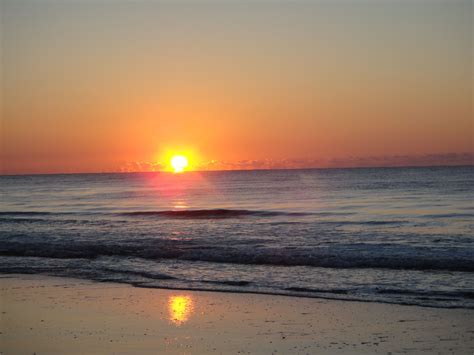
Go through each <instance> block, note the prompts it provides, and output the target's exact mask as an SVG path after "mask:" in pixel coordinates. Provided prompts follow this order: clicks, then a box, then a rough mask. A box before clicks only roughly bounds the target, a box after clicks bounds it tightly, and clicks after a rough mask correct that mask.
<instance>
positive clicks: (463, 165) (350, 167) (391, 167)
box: [0, 163, 474, 177]
mask: <svg viewBox="0 0 474 355" xmlns="http://www.w3.org/2000/svg"><path fill="white" fill-rule="evenodd" d="M468 167H474V163H472V164H453V165H446V164H440V165H433V164H431V165H385V166H340V167H334V166H329V167H307V168H304V167H300V168H292V167H289V168H259V169H216V170H188V171H184V172H181V173H178V174H177V173H174V172H172V171H165V170H147V171H91V172H53V173H24V174H16V173H13V174H8V173H7V174H0V177H15V176H45V175H105V174H110V175H112V174H114V175H115V174H151V173H153V174H163V173H165V174H173V175H179V174H186V173H207V172H210V173H213V172H245V171H249V172H250V171H285V170H345V169H347V170H349V169H408V168H468Z"/></svg>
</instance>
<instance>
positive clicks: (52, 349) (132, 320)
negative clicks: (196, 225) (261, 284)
mask: <svg viewBox="0 0 474 355" xmlns="http://www.w3.org/2000/svg"><path fill="white" fill-rule="evenodd" d="M0 282H1V294H0V299H1V328H2V329H1V335H0V336H1V338H0V339H1V342H0V344H1V349H0V351H1V353H2V354H33V353H36V354H60V353H61V354H141V353H170V354H198V353H218V354H229V353H235V354H238V353H261V354H272V353H280V354H289V353H296V354H315V353H317V354H334V353H360V354H362V353H364V354H367V353H393V354H395V353H409V352H416V353H456V354H471V353H472V352H473V351H474V321H473V319H474V311H473V310H466V309H439V308H425V307H418V306H400V305H390V304H382V303H366V302H348V301H332V300H321V299H308V298H296V297H284V296H268V295H254V294H232V293H218V292H193V291H181V290H161V289H146V288H135V287H132V286H129V285H122V284H114V283H97V282H90V281H85V280H77V279H64V278H57V277H46V276H33V275H4V276H3V277H2V278H1V279H0Z"/></svg>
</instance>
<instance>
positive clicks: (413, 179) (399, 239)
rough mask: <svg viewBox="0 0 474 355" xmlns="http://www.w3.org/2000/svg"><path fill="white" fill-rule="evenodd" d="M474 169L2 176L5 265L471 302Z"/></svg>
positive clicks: (138, 281) (307, 292)
mask: <svg viewBox="0 0 474 355" xmlns="http://www.w3.org/2000/svg"><path fill="white" fill-rule="evenodd" d="M473 173H474V168H473V167H451V168H383V169H327V170H278V171H233V172H205V173H204V172H203V173H197V172H194V173H185V174H169V173H137V174H72V175H36V176H3V177H0V196H1V201H0V272H3V273H12V272H18V273H44V274H50V275H59V276H72V277H81V278H88V279H93V280H99V281H112V280H113V281H118V282H125V283H130V284H134V285H137V286H143V287H168V288H186V289H206V290H221V291H234V292H261V293H270V294H287V295H294V296H307V297H325V298H337V299H354V300H355V299H357V300H367V301H381V302H390V303H402V304H417V305H425V306H435V307H465V308H474V276H473V272H474V237H473V226H474V219H473V217H474V205H473V201H474V192H473V191H474V189H473V187H474V174H473Z"/></svg>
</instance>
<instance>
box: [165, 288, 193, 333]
mask: <svg viewBox="0 0 474 355" xmlns="http://www.w3.org/2000/svg"><path fill="white" fill-rule="evenodd" d="M193 311H194V302H193V299H192V297H191V296H184V295H175V296H170V297H169V298H168V313H169V320H170V322H172V323H174V324H175V325H176V326H181V325H183V324H184V323H186V322H187V321H188V320H189V317H190V316H191V314H192V313H193Z"/></svg>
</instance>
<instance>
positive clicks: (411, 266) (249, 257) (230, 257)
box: [0, 240, 474, 272]
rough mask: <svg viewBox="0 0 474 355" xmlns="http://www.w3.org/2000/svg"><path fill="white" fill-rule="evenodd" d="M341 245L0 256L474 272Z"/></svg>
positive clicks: (55, 249) (448, 256)
mask: <svg viewBox="0 0 474 355" xmlns="http://www.w3.org/2000/svg"><path fill="white" fill-rule="evenodd" d="M364 247H365V249H361V248H355V245H345V246H344V247H341V246H339V247H337V248H333V249H330V248H329V249H328V248H323V249H320V250H317V249H299V250H298V249H287V248H252V246H249V247H248V248H232V247H217V246H209V245H195V244H194V243H193V241H185V240H182V241H170V240H168V241H163V242H162V243H157V242H156V241H155V242H154V243H153V244H149V243H145V244H144V245H143V244H112V245H111V244H99V243H32V242H28V243H22V242H18V241H14V240H12V241H6V240H5V241H3V242H2V243H1V244H0V255H3V256H20V257H21V256H22V257H42V258H55V259H75V258H84V259H96V258H99V257H103V256H116V257H134V258H141V259H144V260H160V259H163V260H170V259H171V260H173V259H174V260H182V261H206V262H214V263H227V264H242V265H272V266H309V267H323V268H335V269H351V268H359V269H364V268H371V269H394V270H445V271H463V272H474V255H472V253H470V252H466V253H462V254H461V253H459V251H458V250H457V249H456V250H455V251H449V250H444V251H443V252H441V251H440V250H438V251H437V252H427V251H425V252H424V253H423V248H415V247H411V248H406V249H402V250H400V249H397V248H394V249H391V248H390V247H385V248H383V247H380V246H377V247H374V248H370V246H364Z"/></svg>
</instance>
